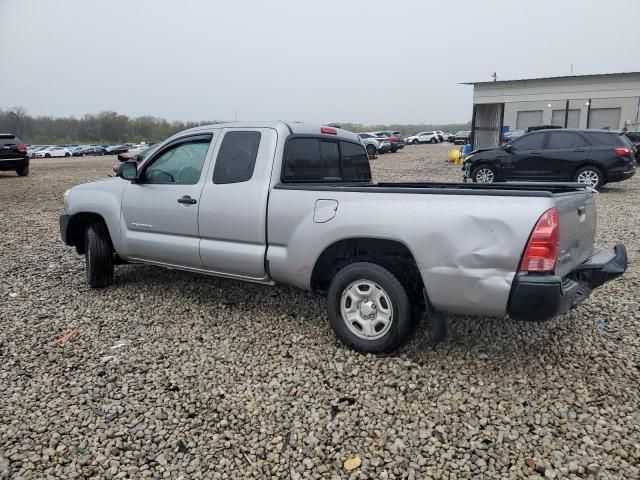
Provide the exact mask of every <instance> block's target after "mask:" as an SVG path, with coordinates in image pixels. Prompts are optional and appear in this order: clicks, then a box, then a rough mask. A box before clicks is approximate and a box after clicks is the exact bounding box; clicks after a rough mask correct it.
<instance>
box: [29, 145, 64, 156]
mask: <svg viewBox="0 0 640 480" xmlns="http://www.w3.org/2000/svg"><path fill="white" fill-rule="evenodd" d="M70 156H71V152H70V151H69V149H67V147H61V146H53V147H47V148H43V149H42V150H40V151H38V152H36V158H52V157H70Z"/></svg>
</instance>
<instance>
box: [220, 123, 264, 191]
mask: <svg viewBox="0 0 640 480" xmlns="http://www.w3.org/2000/svg"><path fill="white" fill-rule="evenodd" d="M260 136H261V134H260V132H227V133H226V134H225V136H224V138H223V139H222V145H220V150H219V151H218V157H217V158H216V166H215V168H214V170H213V183H217V184H223V183H240V182H246V181H248V180H250V179H251V177H252V176H253V169H254V168H255V166H256V157H257V156H258V147H259V146H260Z"/></svg>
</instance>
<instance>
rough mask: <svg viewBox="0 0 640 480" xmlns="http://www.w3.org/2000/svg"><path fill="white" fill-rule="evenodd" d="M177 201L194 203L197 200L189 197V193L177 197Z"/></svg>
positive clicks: (188, 203)
mask: <svg viewBox="0 0 640 480" xmlns="http://www.w3.org/2000/svg"><path fill="white" fill-rule="evenodd" d="M178 203H184V204H187V205H195V204H196V203H198V201H197V200H196V199H195V198H191V197H190V196H189V195H185V196H184V197H182V198H179V199H178Z"/></svg>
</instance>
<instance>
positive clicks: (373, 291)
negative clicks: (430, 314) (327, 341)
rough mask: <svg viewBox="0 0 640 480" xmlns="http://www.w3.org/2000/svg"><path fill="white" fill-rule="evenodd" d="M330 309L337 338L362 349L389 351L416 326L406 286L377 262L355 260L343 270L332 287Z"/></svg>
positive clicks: (396, 346) (359, 349)
mask: <svg viewBox="0 0 640 480" xmlns="http://www.w3.org/2000/svg"><path fill="white" fill-rule="evenodd" d="M328 309H329V323H330V324H331V327H332V328H333V330H334V331H335V333H336V335H337V336H338V338H340V340H342V342H344V343H345V344H347V345H349V346H351V347H353V348H354V349H356V350H358V351H360V352H365V353H390V352H392V351H394V350H396V349H397V348H399V347H400V346H401V345H402V344H404V343H405V342H406V341H407V340H408V337H409V336H410V334H411V332H412V330H413V329H412V326H413V317H412V312H411V304H410V302H409V296H408V295H407V291H406V289H405V287H404V286H403V285H402V283H400V281H399V280H398V279H397V278H396V277H395V275H393V274H392V273H391V272H390V271H389V270H387V269H386V268H384V267H381V266H380V265H376V264H374V263H369V262H357V263H352V264H350V265H347V266H346V267H344V268H343V269H342V270H340V271H339V272H338V273H337V274H336V276H335V277H334V278H333V280H332V282H331V285H330V287H329V292H328Z"/></svg>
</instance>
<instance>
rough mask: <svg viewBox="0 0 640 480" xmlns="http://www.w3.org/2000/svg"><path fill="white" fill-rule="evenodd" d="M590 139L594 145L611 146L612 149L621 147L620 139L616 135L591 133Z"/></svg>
mask: <svg viewBox="0 0 640 480" xmlns="http://www.w3.org/2000/svg"><path fill="white" fill-rule="evenodd" d="M589 137H590V138H591V139H592V140H593V143H594V145H599V146H602V145H610V146H612V147H615V146H618V145H620V139H619V138H618V135H617V134H615V133H606V132H589Z"/></svg>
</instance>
